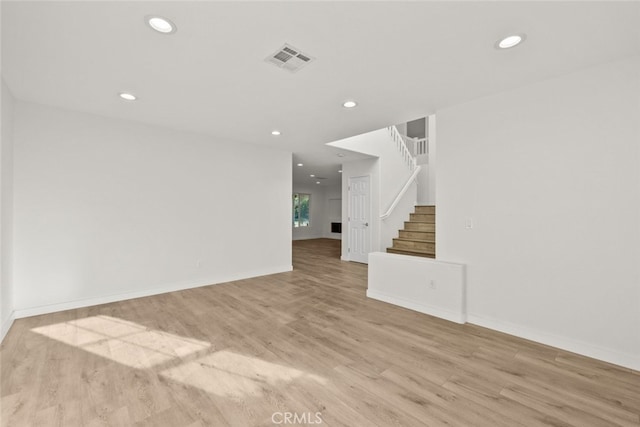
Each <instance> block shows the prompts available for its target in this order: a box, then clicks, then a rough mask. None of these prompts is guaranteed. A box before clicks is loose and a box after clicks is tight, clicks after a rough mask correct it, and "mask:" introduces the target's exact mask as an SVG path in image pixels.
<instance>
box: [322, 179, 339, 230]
mask: <svg viewBox="0 0 640 427" xmlns="http://www.w3.org/2000/svg"><path fill="white" fill-rule="evenodd" d="M325 201H326V205H325V224H324V237H326V238H328V239H342V234H341V233H332V232H331V223H332V222H342V185H341V184H338V185H332V186H330V187H326V190H325Z"/></svg>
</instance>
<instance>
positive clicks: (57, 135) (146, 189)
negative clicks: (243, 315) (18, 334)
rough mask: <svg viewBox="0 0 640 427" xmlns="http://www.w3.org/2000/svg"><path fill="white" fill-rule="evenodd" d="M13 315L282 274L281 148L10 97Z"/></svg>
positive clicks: (287, 181) (287, 168)
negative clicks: (13, 104)
mask: <svg viewBox="0 0 640 427" xmlns="http://www.w3.org/2000/svg"><path fill="white" fill-rule="evenodd" d="M14 144H15V145H14V150H15V152H14V154H15V156H14V171H15V175H14V184H15V187H14V188H15V190H14V191H15V194H14V195H15V202H14V203H15V205H14V207H15V216H14V218H15V223H14V227H15V247H14V254H15V269H14V284H15V295H14V297H15V308H16V314H17V315H18V316H25V315H32V314H39V313H44V312H48V311H55V310H58V309H64V308H72V307H76V306H82V305H89V304H96V303H101V302H106V301H110V300H114V299H123V298H129V297H136V296H142V295H148V294H153V293H159V292H165V291H170V290H176V289H182V288H186V287H193V286H201V285H208V284H213V283H219V282H223V281H228V280H234V279H239V278H244V277H251V276H259V275H264V274H270V273H277V272H282V271H288V270H291V193H292V184H291V176H292V170H291V153H288V152H284V151H277V150H273V149H268V148H264V147H260V146H253V145H247V144H241V145H240V144H234V143H228V142H227V141H217V140H215V139H213V138H211V137H206V136H201V135H195V134H190V133H186V132H178V131H172V130H167V129H161V128H158V127H151V126H145V125H140V124H135V123H131V122H126V121H121V120H113V119H107V118H101V117H98V116H92V115H88V114H81V113H75V112H69V111H63V110H60V109H56V108H51V107H44V106H39V105H34V104H29V103H24V102H17V103H16V109H15V132H14Z"/></svg>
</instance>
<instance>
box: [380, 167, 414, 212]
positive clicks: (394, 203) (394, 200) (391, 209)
mask: <svg viewBox="0 0 640 427" xmlns="http://www.w3.org/2000/svg"><path fill="white" fill-rule="evenodd" d="M419 173H420V166H416V168H415V169H414V170H413V173H412V174H411V176H410V177H409V179H407V182H405V183H404V185H403V186H402V189H401V190H400V192H399V193H398V195H397V196H396V198H395V199H393V202H391V205H390V206H389V209H387V211H386V212H385V213H383V214H382V215H380V219H383V220H384V219H387V218H389V217H390V216H391V214H392V213H393V210H394V209H395V208H396V206H398V203H400V200H402V197H403V196H404V193H406V192H407V190H408V189H409V187H410V186H411V183H412V182H413V181H414V180H415V179H416V178H417V177H418V174H419Z"/></svg>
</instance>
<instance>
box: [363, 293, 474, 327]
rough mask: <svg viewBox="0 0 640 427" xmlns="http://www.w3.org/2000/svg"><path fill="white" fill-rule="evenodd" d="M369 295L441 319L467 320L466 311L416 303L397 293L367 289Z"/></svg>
mask: <svg viewBox="0 0 640 427" xmlns="http://www.w3.org/2000/svg"><path fill="white" fill-rule="evenodd" d="M367 297H369V298H373V299H377V300H379V301H384V302H388V303H389V304H393V305H398V306H400V307H404V308H408V309H409V310H414V311H418V312H420V313H424V314H428V315H431V316H435V317H439V318H441V319H445V320H449V321H450V322H455V323H460V324H462V323H465V321H466V319H465V314H464V313H458V312H455V311H453V310H448V309H445V308H441V307H436V306H433V305H429V304H422V303H416V302H415V301H409V300H406V299H404V298H399V297H397V296H395V295H389V294H386V293H384V292H380V291H372V290H369V289H367Z"/></svg>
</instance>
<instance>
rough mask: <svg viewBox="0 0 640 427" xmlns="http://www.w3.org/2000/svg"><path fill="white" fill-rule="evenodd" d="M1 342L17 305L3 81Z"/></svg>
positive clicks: (8, 109)
mask: <svg viewBox="0 0 640 427" xmlns="http://www.w3.org/2000/svg"><path fill="white" fill-rule="evenodd" d="M0 84H1V85H2V86H1V88H0V91H1V93H0V95H1V97H2V105H1V106H0V109H1V110H0V113H1V114H0V116H1V124H0V138H1V144H0V260H1V262H0V342H1V341H2V339H3V338H4V336H5V334H6V333H7V332H8V331H9V328H10V327H11V323H12V322H13V316H14V304H13V278H12V268H13V107H14V102H15V101H14V99H13V96H12V95H11V92H10V91H9V88H8V87H7V86H6V84H5V83H4V80H2V81H1V82H0Z"/></svg>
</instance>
